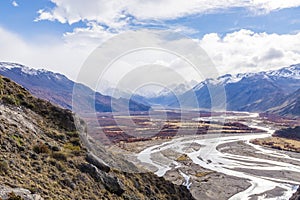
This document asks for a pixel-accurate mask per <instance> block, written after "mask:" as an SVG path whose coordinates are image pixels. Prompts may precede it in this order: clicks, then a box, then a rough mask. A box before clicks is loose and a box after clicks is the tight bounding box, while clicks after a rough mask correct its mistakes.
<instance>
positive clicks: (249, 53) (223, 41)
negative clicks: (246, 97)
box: [200, 29, 300, 73]
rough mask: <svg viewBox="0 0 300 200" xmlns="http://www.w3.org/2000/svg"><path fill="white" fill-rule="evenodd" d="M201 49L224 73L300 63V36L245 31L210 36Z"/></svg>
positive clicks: (254, 70)
mask: <svg viewBox="0 0 300 200" xmlns="http://www.w3.org/2000/svg"><path fill="white" fill-rule="evenodd" d="M200 45H201V47H202V48H203V49H204V50H205V51H206V52H207V53H208V55H209V56H210V57H211V59H212V60H213V62H214V63H215V65H216V66H217V68H218V70H219V71H220V72H221V73H240V72H257V71H262V70H269V69H274V68H280V67H283V66H288V65H291V64H295V63H300V51H299V49H298V47H299V45H300V32H299V33H297V34H284V35H279V34H267V33H254V32H252V31H250V30H245V29H242V30H239V31H236V32H233V33H228V34H226V35H225V36H224V37H220V36H219V35H218V34H216V33H210V34H207V35H205V36H204V37H203V38H202V39H201V40H200Z"/></svg>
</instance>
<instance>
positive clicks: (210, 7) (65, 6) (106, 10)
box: [36, 0, 300, 29]
mask: <svg viewBox="0 0 300 200" xmlns="http://www.w3.org/2000/svg"><path fill="white" fill-rule="evenodd" d="M51 1H52V2H53V3H54V4H55V7H54V8H53V9H50V10H40V11H39V17H38V18H37V19H36V20H57V21H59V22H61V23H70V24H72V23H75V22H78V21H96V22H97V23H100V24H105V25H107V26H110V27H112V28H116V29H120V28H122V27H123V26H124V25H127V24H128V23H129V22H130V21H131V20H132V18H135V19H136V20H138V21H139V20H140V21H143V20H166V19H176V18H178V17H183V16H187V15H193V14H201V13H207V12H215V11H217V10H224V9H228V8H235V7H245V8H248V9H249V10H251V11H253V12H254V13H258V14H262V13H269V12H271V11H274V10H279V9H284V8H291V7H298V6H300V0H285V1H274V0H245V1H239V0H189V2H188V3H187V2H186V0H177V1H174V0H160V1H157V0H154V1H145V0H136V1H126V0H114V1H106V0H90V1H89V3H86V2H85V1H81V0H51Z"/></svg>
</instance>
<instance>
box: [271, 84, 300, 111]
mask: <svg viewBox="0 0 300 200" xmlns="http://www.w3.org/2000/svg"><path fill="white" fill-rule="evenodd" d="M268 112H270V113H275V114H279V115H283V116H292V115H293V116H300V89H298V90H297V91H296V92H293V93H292V94H290V95H288V96H286V97H285V98H283V99H282V100H281V102H280V105H279V106H276V107H274V108H271V109H269V110H268Z"/></svg>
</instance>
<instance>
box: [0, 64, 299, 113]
mask: <svg viewBox="0 0 300 200" xmlns="http://www.w3.org/2000/svg"><path fill="white" fill-rule="evenodd" d="M0 74H1V75H3V76H6V77H8V78H10V79H12V80H14V81H15V82H17V83H18V84H20V85H22V86H23V87H25V88H26V89H28V90H29V91H30V92H31V93H32V94H33V95H35V96H37V97H39V98H42V99H46V100H49V101H50V102H52V103H55V104H57V105H60V106H61V107H63V108H67V109H71V108H72V94H73V93H72V92H73V87H74V86H75V85H76V86H77V87H76V88H79V89H77V90H79V92H77V93H76V94H77V95H78V96H75V98H76V99H79V100H78V102H79V104H80V107H81V108H82V110H87V111H88V110H91V108H94V107H95V110H96V111H97V112H110V111H112V110H113V109H114V110H113V111H123V110H124V108H125V107H126V108H127V107H128V102H129V110H131V111H147V110H149V109H150V108H151V106H156V105H160V106H164V107H166V108H178V107H179V103H180V106H181V107H183V108H193V109H194V108H200V109H210V108H211V104H212V102H211V93H214V94H216V97H217V98H216V99H221V98H224V97H223V96H221V95H220V94H218V91H217V92H216V91H214V90H218V89H220V88H223V89H224V91H225V98H226V109H227V110H231V111H249V112H268V113H274V114H279V115H299V113H300V111H299V104H300V102H299V99H300V98H299V95H300V94H299V93H300V64H296V65H291V66H289V67H285V68H281V69H279V70H271V71H265V72H257V73H239V74H235V75H231V74H226V75H223V76H220V77H218V78H215V79H212V78H208V79H206V80H204V81H202V82H200V83H198V84H195V86H194V87H193V88H192V89H190V88H191V87H190V85H189V86H185V85H182V84H181V83H178V85H177V86H176V85H173V86H172V87H173V89H174V90H176V91H175V93H174V90H173V92H172V91H170V90H167V89H164V90H162V91H160V92H159V95H157V96H151V97H147V96H142V95H141V94H133V95H131V97H130V95H128V94H126V95H125V96H126V97H125V98H124V97H119V98H114V97H111V96H108V95H102V94H101V93H99V92H95V91H93V90H92V89H90V88H89V87H87V86H85V85H83V84H80V83H75V82H74V81H72V80H70V79H68V78H67V77H66V76H64V75H62V74H59V73H53V72H50V71H46V70H35V69H31V68H28V67H26V66H23V65H20V64H16V63H5V62H1V63H0ZM106 87H107V86H106ZM176 88H177V89H176ZM119 94H122V91H119ZM124 94H125V92H124ZM218 95H219V96H218ZM194 97H196V100H197V102H196V104H195V102H194V101H192V100H193V98H194ZM73 98H74V97H73ZM94 98H95V101H94ZM129 98H130V100H128V99H129ZM94 102H95V103H94ZM112 105H113V107H112Z"/></svg>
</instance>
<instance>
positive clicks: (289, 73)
mask: <svg viewBox="0 0 300 200" xmlns="http://www.w3.org/2000/svg"><path fill="white" fill-rule="evenodd" d="M249 77H257V78H263V79H272V80H275V79H278V78H287V79H294V80H299V79H300V64H296V65H291V66H289V67H285V68H282V69H279V70H270V71H264V72H258V73H239V74H234V75H231V74H225V75H223V76H220V77H218V78H216V79H212V78H208V79H206V80H204V81H202V82H200V83H199V84H197V85H196V86H195V87H194V88H193V90H194V91H196V90H199V89H201V88H202V87H203V86H205V85H208V84H210V85H221V84H222V85H226V84H229V83H237V82H239V81H241V80H242V79H243V78H249Z"/></svg>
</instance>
